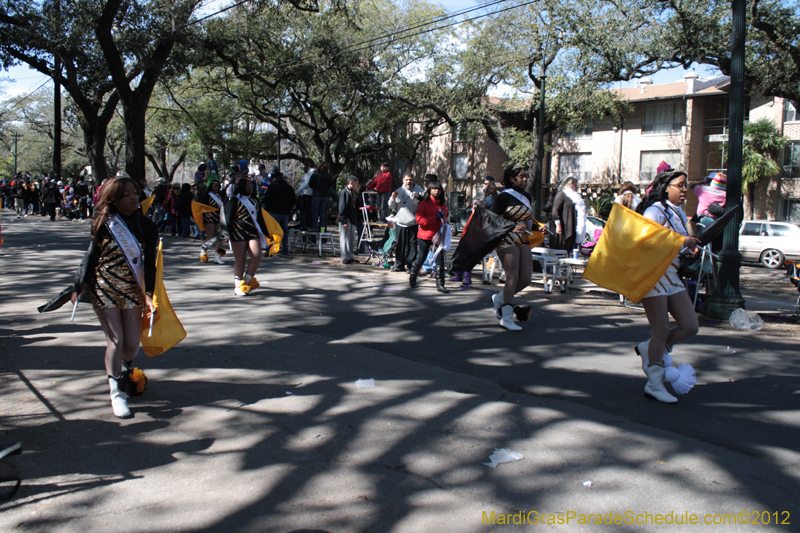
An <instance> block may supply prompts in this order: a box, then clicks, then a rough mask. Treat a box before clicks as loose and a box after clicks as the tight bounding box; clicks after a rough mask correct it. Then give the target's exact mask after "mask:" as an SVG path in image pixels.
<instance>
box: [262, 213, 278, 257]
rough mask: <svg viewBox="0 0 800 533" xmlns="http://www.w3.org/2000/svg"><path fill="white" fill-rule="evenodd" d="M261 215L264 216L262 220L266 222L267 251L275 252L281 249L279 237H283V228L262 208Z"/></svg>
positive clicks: (269, 252) (269, 253)
mask: <svg viewBox="0 0 800 533" xmlns="http://www.w3.org/2000/svg"><path fill="white" fill-rule="evenodd" d="M261 215H262V216H263V217H264V222H265V223H266V224H267V246H268V248H267V250H268V251H267V253H268V255H272V254H277V253H278V252H280V251H281V239H283V228H282V227H281V225H280V224H278V221H277V220H275V219H274V218H272V215H270V214H269V213H267V212H266V211H265V210H264V209H263V208H262V209H261Z"/></svg>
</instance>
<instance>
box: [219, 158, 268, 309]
mask: <svg viewBox="0 0 800 533" xmlns="http://www.w3.org/2000/svg"><path fill="white" fill-rule="evenodd" d="M245 172H246V171H245ZM255 192H256V185H255V182H254V181H253V180H251V179H250V178H249V177H248V176H247V174H246V173H245V174H244V176H241V177H239V179H238V180H237V181H236V184H235V185H234V189H233V196H232V197H231V199H230V200H228V205H226V206H225V220H224V221H223V223H222V224H223V229H222V233H223V235H227V236H228V238H229V239H230V243H231V248H232V249H233V291H234V294H236V296H249V295H251V294H253V291H255V290H256V289H257V288H258V287H260V286H261V284H260V283H259V282H258V280H257V279H256V277H255V276H256V271H257V270H258V267H259V265H260V264H261V258H262V257H264V248H265V247H266V246H267V239H266V235H267V234H268V233H269V232H268V231H267V223H266V221H265V220H264V216H263V214H262V212H261V203H260V202H259V201H258V199H257V198H255ZM248 254H249V255H250V263H249V264H247V265H246V263H247V256H248ZM245 266H246V267H247V268H245Z"/></svg>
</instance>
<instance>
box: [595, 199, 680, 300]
mask: <svg viewBox="0 0 800 533" xmlns="http://www.w3.org/2000/svg"><path fill="white" fill-rule="evenodd" d="M683 240H684V237H683V236H682V235H680V234H678V233H676V232H674V231H670V230H668V229H667V228H664V227H662V226H661V225H660V224H658V223H656V222H653V221H652V220H650V219H649V218H645V217H643V216H642V215H640V214H638V213H636V212H635V211H631V210H630V209H628V208H627V207H624V206H622V205H620V204H614V206H613V208H612V209H611V215H610V216H609V217H608V222H607V223H606V227H605V228H604V229H603V234H602V235H601V236H600V240H599V241H598V243H597V245H596V246H595V248H594V251H593V252H592V256H591V257H590V258H589V262H588V263H587V264H586V269H585V270H584V272H583V279H586V280H589V281H591V282H593V283H596V284H597V285H599V286H601V287H603V288H606V289H608V290H610V291H614V292H616V293H619V294H621V295H623V296H625V297H627V298H628V299H629V300H630V301H632V302H634V303H637V302H639V301H640V300H641V299H642V298H643V297H644V296H645V295H646V294H647V293H648V292H650V290H651V289H652V288H653V287H655V285H656V283H657V282H658V280H659V279H661V276H663V275H664V273H665V272H666V271H667V268H668V267H669V265H670V263H672V261H673V259H675V256H676V255H677V254H678V252H679V251H680V249H681V247H682V246H683Z"/></svg>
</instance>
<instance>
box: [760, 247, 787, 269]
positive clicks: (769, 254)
mask: <svg viewBox="0 0 800 533" xmlns="http://www.w3.org/2000/svg"><path fill="white" fill-rule="evenodd" d="M761 264H762V265H764V266H765V267H767V268H780V267H781V265H783V254H782V253H781V252H780V250H765V251H764V253H762V254H761Z"/></svg>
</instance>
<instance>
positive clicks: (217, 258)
mask: <svg viewBox="0 0 800 533" xmlns="http://www.w3.org/2000/svg"><path fill="white" fill-rule="evenodd" d="M214 262H215V263H216V264H218V265H224V264H225V261H223V260H222V256H221V255H219V252H214Z"/></svg>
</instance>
